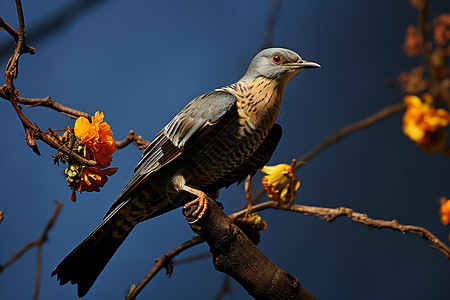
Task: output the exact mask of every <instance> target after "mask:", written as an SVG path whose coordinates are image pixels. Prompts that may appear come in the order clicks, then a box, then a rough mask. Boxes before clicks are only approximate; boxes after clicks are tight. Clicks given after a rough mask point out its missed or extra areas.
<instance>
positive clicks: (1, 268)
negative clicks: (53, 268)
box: [0, 201, 62, 274]
mask: <svg viewBox="0 0 450 300" xmlns="http://www.w3.org/2000/svg"><path fill="white" fill-rule="evenodd" d="M55 203H56V208H55V212H54V213H53V215H52V217H51V218H50V219H49V221H48V222H47V224H46V226H45V228H44V231H43V232H42V234H41V236H40V237H39V238H37V239H36V240H33V241H31V242H28V243H27V244H26V245H25V247H23V248H22V249H20V250H19V251H18V252H16V253H15V254H14V255H13V256H12V257H11V258H10V259H9V260H8V261H7V262H6V263H5V264H4V265H0V274H1V273H2V272H3V271H4V270H5V269H6V268H7V267H9V266H10V265H11V264H13V263H14V262H16V261H17V260H18V259H19V258H21V257H22V255H24V254H25V253H26V252H27V251H28V250H30V249H31V248H33V247H35V246H38V245H42V244H43V243H45V242H46V241H47V239H48V232H49V231H50V229H52V227H53V225H54V224H55V221H56V219H57V218H58V215H59V213H60V211H61V207H62V203H61V202H59V201H56V202H55Z"/></svg>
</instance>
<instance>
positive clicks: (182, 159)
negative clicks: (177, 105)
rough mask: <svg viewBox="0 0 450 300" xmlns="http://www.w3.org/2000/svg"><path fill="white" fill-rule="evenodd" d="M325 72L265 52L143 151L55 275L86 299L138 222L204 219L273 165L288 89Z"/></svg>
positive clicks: (289, 55)
mask: <svg viewBox="0 0 450 300" xmlns="http://www.w3.org/2000/svg"><path fill="white" fill-rule="evenodd" d="M320 67H321V66H320V65H319V64H318V63H315V62H312V61H306V60H303V59H302V58H301V57H300V56H299V55H298V54H297V53H296V52H294V51H292V50H288V49H284V48H268V49H264V50H262V51H260V52H259V53H258V54H257V55H256V56H255V57H254V58H253V59H252V61H251V62H250V65H249V67H248V69H247V71H246V73H245V74H244V76H243V77H242V78H241V79H240V80H238V81H237V82H236V83H233V84H231V85H228V86H225V87H222V88H218V89H215V90H213V91H211V92H208V93H206V94H204V95H201V96H199V97H197V98H195V99H193V100H192V101H191V102H189V103H188V104H187V105H186V106H185V107H184V108H183V109H182V110H181V111H180V112H179V113H178V114H177V115H176V116H175V117H174V118H173V119H172V120H171V121H170V122H169V123H168V124H167V125H166V126H165V127H164V128H163V129H162V130H161V131H160V132H159V133H158V134H157V135H156V137H155V138H154V139H153V140H152V141H151V142H150V144H149V146H148V147H147V148H146V149H145V150H144V152H143V154H142V157H141V159H140V161H139V163H138V164H137V166H136V168H135V170H134V174H133V176H132V177H131V179H130V180H129V182H128V183H127V184H126V185H125V187H124V188H123V190H122V191H121V193H120V194H119V196H118V197H117V198H116V200H115V201H114V203H113V204H112V206H111V208H110V209H109V210H108V212H107V213H106V215H105V217H104V218H103V220H102V222H101V223H100V224H99V225H98V227H97V228H95V229H94V231H92V233H91V234H89V235H88V236H87V237H86V238H85V239H84V240H83V241H82V242H81V243H80V244H79V245H78V246H77V247H76V248H75V249H74V250H72V252H70V253H69V254H68V255H67V256H66V257H65V258H64V259H63V260H62V261H61V262H60V263H59V265H58V266H57V267H56V268H55V270H54V271H53V272H52V274H51V276H52V277H53V276H55V275H57V280H59V284H60V285H64V284H66V283H68V282H69V281H70V282H71V283H72V284H77V285H78V296H79V297H80V298H81V297H83V296H84V295H86V294H87V292H88V291H89V290H90V289H91V287H92V285H93V284H94V282H95V281H96V279H97V278H98V276H99V275H100V273H101V272H102V271H103V269H104V268H105V266H106V264H107V263H108V262H109V260H110V259H111V258H112V256H113V255H114V253H115V252H116V251H117V249H118V248H119V247H120V245H121V244H122V243H123V241H124V240H125V239H126V238H127V236H128V235H129V234H130V232H131V231H132V229H133V228H134V227H135V226H136V225H137V224H138V223H140V222H143V221H145V220H148V219H151V218H154V217H156V216H159V215H161V214H164V213H166V212H168V211H171V210H173V209H175V208H178V207H181V206H184V208H185V209H186V208H188V207H190V206H192V205H197V206H198V207H197V208H196V209H195V211H194V212H193V214H192V215H193V216H194V217H196V219H195V220H194V221H193V222H196V221H198V220H199V219H201V218H202V217H203V216H204V214H205V212H206V211H207V208H208V199H215V198H217V195H218V191H219V190H220V189H221V188H225V187H228V186H230V185H232V184H234V183H238V184H239V183H240V182H242V181H243V180H244V179H245V178H246V177H247V176H249V175H250V176H253V175H254V174H255V173H256V172H257V171H258V170H259V169H260V168H262V167H263V166H264V165H265V164H266V163H267V162H268V161H269V159H270V158H271V156H272V154H273V153H274V151H275V148H276V147H277V145H278V143H279V141H280V139H281V135H282V128H281V126H280V125H279V124H277V123H275V121H276V119H277V117H278V114H279V112H280V106H281V100H282V97H283V93H284V90H285V87H286V84H287V83H288V82H289V81H290V80H291V79H292V78H293V77H294V76H295V75H296V74H298V73H299V72H301V71H302V70H305V69H312V68H320ZM194 208H195V207H194Z"/></svg>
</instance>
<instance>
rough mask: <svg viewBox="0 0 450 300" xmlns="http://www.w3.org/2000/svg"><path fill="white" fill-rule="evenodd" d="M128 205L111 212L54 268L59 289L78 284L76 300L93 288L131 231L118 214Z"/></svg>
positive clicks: (130, 226) (53, 274)
mask: <svg viewBox="0 0 450 300" xmlns="http://www.w3.org/2000/svg"><path fill="white" fill-rule="evenodd" d="M126 204H127V202H125V203H122V205H120V207H117V208H116V209H115V210H114V211H113V212H111V213H110V214H109V215H108V216H107V217H106V218H105V219H104V220H103V222H102V223H101V224H100V225H99V226H98V227H97V228H96V229H95V230H94V231H93V232H92V233H91V234H90V235H89V236H88V237H87V238H85V239H84V240H83V241H82V242H81V243H80V244H79V245H78V246H77V247H76V248H75V249H74V250H72V252H70V253H69V254H68V255H67V256H66V257H65V258H64V259H63V260H62V261H61V263H60V264H59V265H58V266H57V267H56V268H55V270H54V271H53V272H52V274H51V276H55V275H57V280H59V284H60V285H64V284H66V283H68V282H69V281H70V282H71V283H72V284H78V297H80V298H81V297H83V296H84V295H86V293H87V292H88V291H89V289H90V288H91V287H92V285H93V284H94V282H95V280H96V279H97V277H98V276H99V275H100V273H101V272H102V270H103V269H104V268H105V266H106V264H107V263H108V262H109V260H110V259H111V257H112V256H113V255H114V253H115V252H116V251H117V249H118V248H119V247H120V245H121V244H122V243H123V241H124V240H125V238H126V237H127V236H128V234H129V233H130V232H131V230H132V229H133V226H132V225H130V224H126V222H125V221H126V220H125V218H124V216H123V214H121V213H120V212H119V210H120V208H123V207H124V206H125V205H126Z"/></svg>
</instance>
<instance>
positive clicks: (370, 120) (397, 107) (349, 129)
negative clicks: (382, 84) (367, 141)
mask: <svg viewBox="0 0 450 300" xmlns="http://www.w3.org/2000/svg"><path fill="white" fill-rule="evenodd" d="M404 109H405V105H404V104H403V103H398V104H394V105H391V106H387V107H385V108H383V109H381V110H380V111H378V112H376V113H375V114H373V115H371V116H368V117H367V118H365V119H362V120H360V121H358V122H356V123H353V124H350V125H348V126H346V127H344V128H342V129H340V130H339V131H337V132H336V133H334V134H333V135H331V136H329V137H327V138H325V139H324V140H323V141H322V142H321V143H319V144H318V145H317V146H316V147H314V148H313V149H312V150H311V151H309V152H308V153H306V154H305V155H303V156H301V157H299V158H298V159H297V160H298V161H310V160H311V159H312V158H314V157H315V156H316V155H318V154H319V153H321V152H322V151H324V150H325V149H327V148H329V147H330V146H332V145H334V144H336V143H337V142H339V141H340V140H342V139H343V138H345V137H347V136H348V135H350V134H351V133H353V132H355V131H357V130H362V129H366V128H368V127H369V126H371V125H373V124H375V123H376V122H378V121H381V120H383V119H384V118H386V117H388V116H390V115H392V114H395V113H397V112H400V111H402V110H404ZM299 166H302V165H299ZM264 195H265V190H264V188H262V187H261V188H260V190H259V191H258V192H257V193H256V195H255V196H253V203H257V202H258V200H260V199H261V198H262V197H263V196H264Z"/></svg>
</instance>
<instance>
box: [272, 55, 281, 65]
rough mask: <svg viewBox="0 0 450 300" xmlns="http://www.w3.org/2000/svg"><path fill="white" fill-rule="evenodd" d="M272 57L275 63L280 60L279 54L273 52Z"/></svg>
mask: <svg viewBox="0 0 450 300" xmlns="http://www.w3.org/2000/svg"><path fill="white" fill-rule="evenodd" d="M272 59H273V61H274V63H276V64H279V63H280V62H281V56H279V55H278V54H275V55H274V56H273V57H272Z"/></svg>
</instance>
